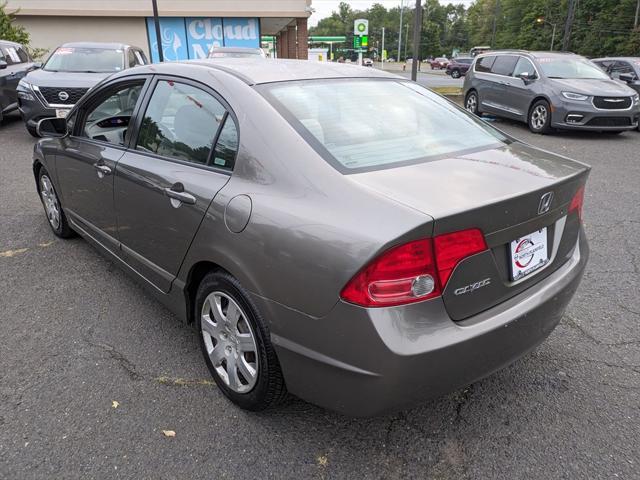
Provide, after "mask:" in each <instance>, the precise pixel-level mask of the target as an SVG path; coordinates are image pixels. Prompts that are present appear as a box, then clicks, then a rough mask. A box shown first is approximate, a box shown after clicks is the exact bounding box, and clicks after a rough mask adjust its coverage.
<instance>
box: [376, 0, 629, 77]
mask: <svg viewBox="0 0 640 480" xmlns="http://www.w3.org/2000/svg"><path fill="white" fill-rule="evenodd" d="M638 1H640V0H638ZM380 68H382V69H384V27H382V49H381V51H380Z"/></svg>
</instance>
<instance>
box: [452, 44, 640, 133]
mask: <svg viewBox="0 0 640 480" xmlns="http://www.w3.org/2000/svg"><path fill="white" fill-rule="evenodd" d="M464 98H465V103H464V105H465V108H466V109H467V110H468V111H470V112H473V113H475V114H477V115H480V114H482V113H485V112H486V113H491V114H494V115H500V116H503V117H507V118H512V119H515V120H521V121H523V122H527V123H528V125H529V129H530V130H531V131H532V132H533V133H549V132H550V131H551V130H552V129H553V128H560V129H582V130H597V131H608V132H611V133H620V132H623V131H625V130H633V129H634V128H636V127H637V126H638V119H639V117H640V102H639V98H638V94H637V93H636V92H635V91H634V90H632V89H631V88H629V87H627V86H626V85H623V84H621V83H619V82H616V81H614V80H612V79H611V78H609V77H608V76H607V74H606V73H604V72H603V71H602V70H601V69H600V68H598V67H597V66H596V65H594V64H593V63H591V62H590V61H589V60H587V59H586V58H584V57H581V56H580V55H575V54H571V53H558V52H526V51H500V52H495V51H494V52H491V53H487V54H484V55H479V56H478V57H476V60H475V61H474V62H473V65H472V67H471V68H470V69H469V72H468V73H467V75H466V77H465V80H464Z"/></svg>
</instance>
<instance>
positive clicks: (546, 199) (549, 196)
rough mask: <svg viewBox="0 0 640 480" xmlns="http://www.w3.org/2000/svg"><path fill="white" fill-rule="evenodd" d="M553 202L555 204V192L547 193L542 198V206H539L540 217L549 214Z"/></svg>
mask: <svg viewBox="0 0 640 480" xmlns="http://www.w3.org/2000/svg"><path fill="white" fill-rule="evenodd" d="M551 202H553V192H547V193H545V194H544V195H542V197H540V205H538V215H542V214H543V213H547V212H548V211H549V209H550V208H551Z"/></svg>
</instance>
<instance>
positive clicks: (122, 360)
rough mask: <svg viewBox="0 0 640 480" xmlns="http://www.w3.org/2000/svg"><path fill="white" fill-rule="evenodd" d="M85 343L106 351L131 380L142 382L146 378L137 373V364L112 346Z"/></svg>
mask: <svg viewBox="0 0 640 480" xmlns="http://www.w3.org/2000/svg"><path fill="white" fill-rule="evenodd" d="M85 341H86V343H87V344H89V345H91V346H92V347H96V348H100V349H101V350H103V351H105V352H106V353H107V354H108V355H109V357H111V359H112V360H114V361H115V362H116V363H117V365H118V366H119V367H120V368H121V369H122V370H124V372H125V373H126V374H127V375H128V376H129V378H131V380H142V379H143V378H144V376H143V375H142V374H141V373H139V372H138V371H137V369H136V365H135V363H133V362H132V361H131V360H129V359H128V358H127V357H126V356H125V355H124V354H122V353H121V352H119V351H118V350H116V349H115V347H113V346H112V345H109V344H108V343H94V342H91V341H89V340H85Z"/></svg>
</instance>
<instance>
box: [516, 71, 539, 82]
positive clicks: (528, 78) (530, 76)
mask: <svg viewBox="0 0 640 480" xmlns="http://www.w3.org/2000/svg"><path fill="white" fill-rule="evenodd" d="M516 76H517V77H518V78H520V79H521V80H522V81H523V82H524V83H525V84H529V83H531V82H533V81H534V80H535V79H536V78H538V77H537V76H536V74H535V73H529V72H522V73H519V74H518V75H516Z"/></svg>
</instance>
